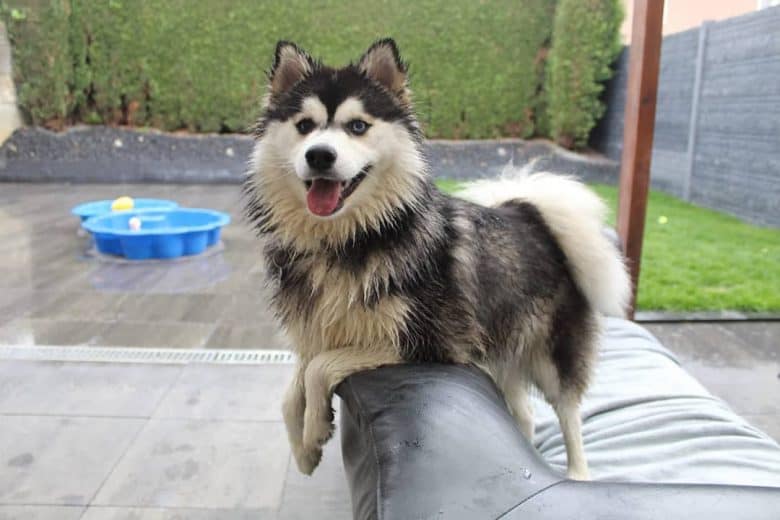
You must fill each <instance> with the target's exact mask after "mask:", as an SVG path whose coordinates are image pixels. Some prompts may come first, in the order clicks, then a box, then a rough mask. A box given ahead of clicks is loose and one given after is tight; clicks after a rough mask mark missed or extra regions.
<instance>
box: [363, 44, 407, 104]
mask: <svg viewBox="0 0 780 520" xmlns="http://www.w3.org/2000/svg"><path fill="white" fill-rule="evenodd" d="M358 68H359V69H360V71H361V72H363V73H364V74H365V75H366V76H368V77H369V78H371V79H373V80H374V81H376V82H378V83H379V84H381V85H382V86H384V87H385V88H386V89H387V90H389V91H390V92H392V93H393V94H395V95H397V96H399V97H404V96H405V93H406V70H407V69H406V64H405V63H404V62H403V61H401V55H400V54H399V53H398V46H397V45H396V44H395V41H393V40H392V39H391V38H385V39H383V40H379V41H377V42H376V43H374V44H373V45H372V46H371V47H370V48H369V49H368V50H367V51H366V53H365V54H364V55H363V57H362V58H360V62H359V63H358Z"/></svg>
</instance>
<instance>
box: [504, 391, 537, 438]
mask: <svg viewBox="0 0 780 520" xmlns="http://www.w3.org/2000/svg"><path fill="white" fill-rule="evenodd" d="M499 386H500V387H501V392H502V393H503V394H504V399H505V400H506V404H507V406H508V407H509V411H510V412H512V415H513V416H514V418H515V421H517V425H518V426H519V427H520V431H521V432H523V435H525V438H526V439H528V441H529V442H533V440H534V410H533V408H532V407H531V402H530V401H529V400H528V382H527V381H525V380H522V379H520V378H514V377H509V378H508V379H507V380H505V381H502V382H501V384H500V385H499Z"/></svg>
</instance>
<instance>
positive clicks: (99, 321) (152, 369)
mask: <svg viewBox="0 0 780 520" xmlns="http://www.w3.org/2000/svg"><path fill="white" fill-rule="evenodd" d="M122 194H131V195H133V196H138V197H140V196H156V197H166V198H174V199H176V200H177V201H179V202H180V203H181V204H182V205H187V206H193V207H197V206H206V207H211V208H215V209H220V210H223V211H227V212H229V213H231V214H232V215H233V217H234V224H232V225H231V226H229V227H228V228H227V229H226V230H225V231H224V248H222V249H221V250H219V251H215V252H212V253H210V254H206V255H204V256H201V257H199V258H194V259H188V260H182V261H173V262H148V263H142V264H138V263H130V262H116V261H106V260H105V259H102V258H98V257H96V256H94V254H92V253H90V252H89V241H88V239H87V238H86V237H83V236H78V235H77V229H78V225H77V222H76V221H75V218H72V217H70V216H69V215H68V211H69V209H70V208H71V207H72V206H73V205H75V204H77V203H80V202H84V201H86V200H93V199H100V198H113V197H116V196H119V195H122ZM239 199H240V195H239V190H238V187H235V186H120V187H117V186H68V185H55V184H47V185H32V184H2V185H0V273H2V274H1V275H0V345H17V346H18V345H28V346H32V345H65V346H67V345H73V346H109V347H111V346H121V347H137V348H151V347H165V348H171V347H173V348H181V349H200V348H204V347H205V348H210V349H212V348H213V349H225V348H228V349H284V348H287V347H288V345H287V344H286V342H285V340H284V339H283V338H282V337H281V335H280V334H279V332H278V329H277V328H276V326H275V325H274V323H273V320H272V317H271V314H270V312H269V310H268V308H267V300H268V294H267V292H266V291H265V289H264V288H263V275H262V267H261V260H260V251H259V249H258V246H257V243H256V241H255V239H254V237H253V236H252V233H251V232H250V231H249V230H248V229H246V227H245V226H243V225H242V224H241V222H240V214H239V211H240V200H239ZM648 328H649V329H650V330H651V331H652V332H653V333H654V334H656V335H657V336H658V337H659V338H660V339H661V340H662V342H664V343H665V344H666V345H667V346H669V347H670V348H671V349H672V350H673V351H675V352H676V353H677V354H678V355H679V357H680V359H681V362H682V363H683V365H684V366H685V367H686V368H687V369H688V370H689V371H691V372H692V373H693V374H694V375H695V376H696V377H697V378H699V380H700V381H701V382H702V383H704V385H705V386H707V387H708V388H709V389H710V390H711V391H712V392H713V393H715V394H716V395H718V396H720V397H721V398H723V399H724V400H725V401H727V402H728V403H729V404H730V405H731V406H732V407H733V408H734V409H735V410H736V411H737V412H739V413H740V414H742V415H744V416H745V417H746V418H748V419H749V420H750V421H751V422H753V423H754V424H755V425H757V426H759V427H760V428H762V429H764V430H765V431H767V432H768V433H769V434H770V435H772V436H774V438H775V439H778V440H780V405H779V404H778V400H777V396H778V395H780V323H778V322H766V323H720V324H719V323H698V324H651V325H648ZM289 377H290V368H289V366H285V365H268V366H224V365H220V366H213V365H127V364H123V365H118V364H106V363H100V364H98V363H93V364H91V363H57V362H41V361H38V362H27V361H0V424H2V427H0V520H6V519H9V520H10V519H14V520H16V519H22V520H28V519H45V520H49V519H52V520H54V519H57V520H60V519H64V520H69V519H78V518H82V519H86V520H101V519H112V520H114V519H117V520H119V519H121V520H127V519H141V520H172V519H174V518H193V519H196V520H198V519H211V518H225V519H239V518H241V519H244V518H253V519H258V518H259V519H266V518H272V519H311V518H328V519H339V518H349V516H350V515H349V498H348V492H347V490H346V484H345V479H344V475H343V469H342V467H341V459H340V453H339V449H338V441H337V440H335V441H332V442H331V443H330V444H329V445H328V449H327V450H326V454H325V459H324V461H323V464H322V466H321V467H320V468H319V469H318V470H317V472H316V473H315V475H314V476H313V477H304V476H302V475H300V474H299V473H298V472H297V470H296V469H295V467H294V464H291V460H290V454H289V449H288V447H287V443H286V439H285V435H284V432H283V427H282V424H281V418H280V416H279V400H280V396H281V392H282V390H283V388H284V386H285V385H286V382H287V380H288V378H289Z"/></svg>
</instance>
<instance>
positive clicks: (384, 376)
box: [338, 365, 780, 520]
mask: <svg viewBox="0 0 780 520" xmlns="http://www.w3.org/2000/svg"><path fill="white" fill-rule="evenodd" d="M338 394H339V395H340V397H341V399H342V401H343V402H342V407H341V440H342V441H341V442H342V454H343V459H344V466H345V469H346V473H347V478H348V481H349V485H350V490H351V493H352V504H353V515H354V518H359V519H373V518H382V519H384V520H392V519H399V520H401V519H403V520H409V519H418V518H426V519H427V518H442V519H446V520H451V519H469V520H473V519H495V518H544V519H564V518H597V517H598V518H621V519H623V518H636V519H651V518H653V519H655V518H659V519H666V518H677V517H679V518H683V517H684V518H686V520H695V519H699V518H701V519H706V520H711V519H712V518H751V519H767V520H769V519H770V518H772V519H775V518H777V512H778V511H780V488H760V487H747V486H745V487H740V486H722V485H687V484H648V483H644V484H640V483H610V482H574V481H569V480H566V479H565V478H564V477H563V476H562V475H559V474H557V473H555V472H554V471H553V470H552V469H551V468H550V467H549V466H548V465H547V463H546V462H545V461H544V460H543V459H542V458H541V457H540V456H539V454H538V453H537V451H536V450H535V449H534V447H533V446H532V445H531V444H530V443H528V442H527V441H526V440H525V438H524V437H523V436H522V434H521V433H520V432H519V430H518V429H517V426H516V425H515V422H514V420H513V418H512V416H511V415H510V414H509V411H508V410H507V408H506V405H505V403H504V401H503V399H502V398H501V396H500V394H499V393H498V391H497V389H496V388H495V386H494V385H493V383H492V381H491V380H490V379H489V378H488V377H487V376H485V375H484V374H483V373H482V372H481V371H479V370H477V369H475V368H471V367H463V366H452V365H399V366H388V367H382V368H379V369H377V370H373V371H369V372H362V373H359V374H355V375H353V376H351V377H350V378H348V379H347V380H346V381H344V383H342V384H341V385H340V386H339V388H338Z"/></svg>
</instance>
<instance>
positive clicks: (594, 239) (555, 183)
mask: <svg viewBox="0 0 780 520" xmlns="http://www.w3.org/2000/svg"><path fill="white" fill-rule="evenodd" d="M457 196H459V197H461V198H464V199H466V200H469V201H471V202H474V203H476V204H480V205H483V206H492V207H495V206H498V205H501V204H503V203H504V202H508V201H510V200H523V201H527V202H530V203H531V204H533V205H534V206H535V207H536V208H537V209H538V210H539V211H540V212H541V214H542V217H543V218H544V220H545V222H546V223H547V225H548V226H549V227H550V229H551V231H552V233H553V235H554V236H555V238H556V239H557V240H558V244H559V245H560V246H561V248H562V249H563V252H564V254H565V255H566V258H567V260H568V261H569V265H570V267H571V269H572V271H573V275H574V279H575V281H576V283H577V284H578V286H579V287H580V290H582V292H583V293H584V295H585V297H586V298H587V299H588V301H589V302H590V304H591V305H593V306H594V307H595V308H596V309H597V310H598V311H599V312H601V313H603V314H606V315H608V316H621V317H622V316H624V315H625V311H626V308H627V304H628V301H629V297H630V294H631V282H630V279H629V276H628V273H627V271H626V266H625V263H624V261H623V257H622V255H621V254H620V252H619V251H618V249H617V247H616V246H615V244H613V243H612V241H611V240H610V239H609V238H608V237H607V235H606V234H605V233H604V225H605V224H604V217H605V216H606V213H607V208H606V206H605V205H604V203H603V202H602V200H601V199H600V198H599V197H598V195H596V194H595V193H593V192H592V191H591V190H590V189H588V188H587V187H586V186H585V185H584V184H582V183H581V182H579V181H578V180H576V179H574V178H573V177H567V176H561V175H553V174H550V173H533V174H528V173H527V172H525V171H522V170H512V171H508V172H507V171H505V172H504V174H503V175H502V176H501V178H499V179H491V180H482V181H475V182H472V183H469V184H468V185H467V186H466V187H465V188H464V189H463V190H462V191H460V192H459V193H457Z"/></svg>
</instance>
